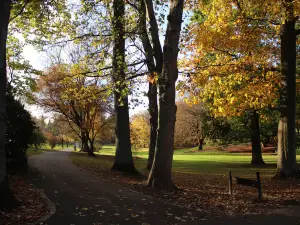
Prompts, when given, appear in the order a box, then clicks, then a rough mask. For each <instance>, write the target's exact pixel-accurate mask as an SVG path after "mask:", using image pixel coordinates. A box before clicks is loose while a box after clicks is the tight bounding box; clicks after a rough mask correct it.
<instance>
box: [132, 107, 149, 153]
mask: <svg viewBox="0 0 300 225" xmlns="http://www.w3.org/2000/svg"><path fill="white" fill-rule="evenodd" d="M149 132H150V124H149V115H148V113H147V112H141V113H138V114H135V115H133V116H132V118H131V122H130V139H131V143H132V146H133V147H134V148H135V149H139V148H146V147H148V145H149Z"/></svg>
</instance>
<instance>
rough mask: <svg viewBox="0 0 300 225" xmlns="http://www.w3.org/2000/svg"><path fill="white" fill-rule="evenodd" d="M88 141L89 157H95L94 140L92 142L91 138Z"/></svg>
mask: <svg viewBox="0 0 300 225" xmlns="http://www.w3.org/2000/svg"><path fill="white" fill-rule="evenodd" d="M88 140H89V143H90V147H89V151H88V155H89V156H95V154H94V140H92V139H91V138H88Z"/></svg>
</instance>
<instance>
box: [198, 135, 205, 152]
mask: <svg viewBox="0 0 300 225" xmlns="http://www.w3.org/2000/svg"><path fill="white" fill-rule="evenodd" d="M203 142H204V139H203V138H199V145H198V150H203Z"/></svg>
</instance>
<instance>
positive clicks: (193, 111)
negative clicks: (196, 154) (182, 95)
mask: <svg viewBox="0 0 300 225" xmlns="http://www.w3.org/2000/svg"><path fill="white" fill-rule="evenodd" d="M230 131H231V126H230V124H229V122H228V121H227V120H226V119H224V118H220V117H218V118H214V117H212V116H210V115H209V111H208V110H207V109H206V108H205V107H204V105H203V104H197V105H188V104H186V103H185V102H183V101H182V102H177V119H176V126H175V148H186V147H194V146H196V145H198V150H203V143H204V141H205V140H208V139H209V140H211V141H214V142H217V141H221V142H222V141H224V139H225V138H226V136H227V135H228V133H229V132H230Z"/></svg>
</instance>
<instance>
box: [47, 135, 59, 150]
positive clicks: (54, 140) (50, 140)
mask: <svg viewBox="0 0 300 225" xmlns="http://www.w3.org/2000/svg"><path fill="white" fill-rule="evenodd" d="M57 142H58V139H57V137H55V136H53V135H50V136H49V137H48V143H49V145H50V147H51V149H54V148H55V146H56V145H57Z"/></svg>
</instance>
